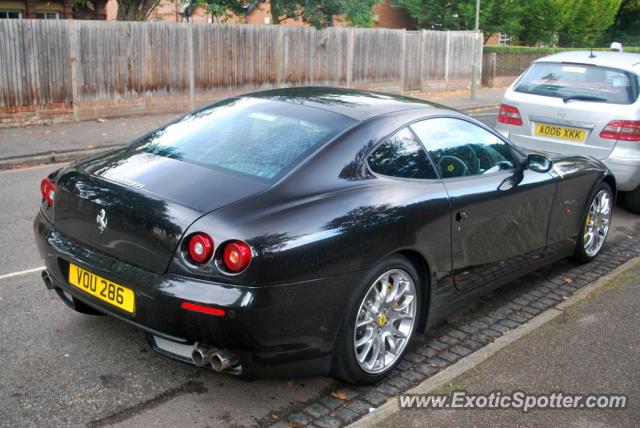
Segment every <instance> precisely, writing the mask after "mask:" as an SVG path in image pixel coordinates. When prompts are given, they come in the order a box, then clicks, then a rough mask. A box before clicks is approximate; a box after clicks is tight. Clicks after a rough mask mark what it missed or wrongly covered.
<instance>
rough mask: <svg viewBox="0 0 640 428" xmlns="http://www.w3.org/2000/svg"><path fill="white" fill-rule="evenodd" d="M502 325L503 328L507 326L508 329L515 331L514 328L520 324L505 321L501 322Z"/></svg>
mask: <svg viewBox="0 0 640 428" xmlns="http://www.w3.org/2000/svg"><path fill="white" fill-rule="evenodd" d="M500 325H503V326H505V327H507V328H510V329H514V328H516V327H518V326H519V325H520V324H518V323H517V322H515V321H511V320H510V319H505V320H502V321H500Z"/></svg>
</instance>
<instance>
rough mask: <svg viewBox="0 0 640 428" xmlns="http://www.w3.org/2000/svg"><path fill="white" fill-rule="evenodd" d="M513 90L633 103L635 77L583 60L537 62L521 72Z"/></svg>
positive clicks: (636, 96)
mask: <svg viewBox="0 0 640 428" xmlns="http://www.w3.org/2000/svg"><path fill="white" fill-rule="evenodd" d="M515 91H516V92H522V93H526V94H535V95H544V96H547V97H556V98H562V99H564V100H565V102H566V101H569V100H581V101H592V102H601V103H609V104H633V103H634V102H635V101H636V100H637V99H638V77H637V76H636V75H634V74H633V73H630V72H627V71H623V70H617V69H614V68H607V67H596V66H592V65H583V64H566V63H564V64H563V63H553V62H537V63H535V64H533V66H531V68H529V70H528V71H527V72H526V73H525V74H524V76H522V78H521V79H520V81H519V82H518V84H517V85H516V88H515Z"/></svg>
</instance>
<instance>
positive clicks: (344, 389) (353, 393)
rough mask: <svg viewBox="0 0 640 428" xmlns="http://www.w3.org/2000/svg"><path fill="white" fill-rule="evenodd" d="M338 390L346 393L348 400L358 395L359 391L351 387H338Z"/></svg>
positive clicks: (340, 392) (339, 392) (343, 393)
mask: <svg viewBox="0 0 640 428" xmlns="http://www.w3.org/2000/svg"><path fill="white" fill-rule="evenodd" d="M336 392H337V393H338V394H340V395H344V396H345V397H346V399H347V400H353V399H354V398H356V397H357V396H358V393H357V392H356V391H354V390H353V389H351V388H347V387H342V388H338V389H336Z"/></svg>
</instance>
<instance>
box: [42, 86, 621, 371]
mask: <svg viewBox="0 0 640 428" xmlns="http://www.w3.org/2000/svg"><path fill="white" fill-rule="evenodd" d="M41 191H42V205H41V209H40V212H39V213H38V215H37V216H36V219H35V223H34V227H35V236H36V241H37V244H38V249H39V252H40V254H41V256H42V258H43V259H44V261H45V264H46V270H45V271H44V272H43V279H44V282H45V285H46V286H47V287H48V288H49V289H52V290H55V291H56V292H57V293H58V295H59V296H60V298H61V299H62V301H63V302H64V303H66V304H67V305H68V306H70V307H72V308H74V309H75V310H77V311H79V312H83V313H90V314H108V315H111V316H113V317H116V318H118V319H120V320H123V321H125V322H128V323H130V324H132V325H134V326H136V327H138V328H140V329H141V330H143V331H144V332H145V335H146V337H147V339H148V341H149V343H150V345H151V347H152V348H153V349H155V350H156V351H158V352H160V353H162V354H164V355H166V356H168V357H171V358H174V359H177V360H181V361H184V362H188V363H192V364H195V365H197V366H203V367H204V366H206V367H210V368H213V369H215V370H217V371H225V372H230V373H235V374H243V375H247V376H253V377H255V376H263V375H266V376H285V375H286V376H292V375H303V374H326V373H331V374H333V375H334V376H336V377H338V378H341V379H344V380H347V381H350V382H354V383H371V382H375V381H378V380H379V379H381V378H382V377H384V376H385V375H386V374H387V373H389V371H391V370H392V369H393V368H394V366H395V365H396V364H397V363H398V362H399V360H400V359H401V358H402V355H403V354H404V353H405V352H406V350H407V347H408V346H409V344H410V343H411V339H412V337H413V336H414V335H416V334H417V333H420V332H422V331H424V330H425V328H428V327H429V326H430V325H433V323H435V322H436V321H437V320H438V319H439V318H441V317H442V316H443V315H444V314H446V313H447V311H449V310H450V309H452V308H455V307H457V306H459V305H460V304H461V302H462V301H463V300H465V299H466V298H469V297H472V296H477V295H478V294H480V293H483V292H485V291H487V290H489V289H491V288H493V287H497V286H500V285H502V284H505V283H507V282H509V281H511V280H513V279H514V278H516V277H518V276H521V275H523V274H526V273H528V272H530V271H533V270H535V269H538V268H539V267H541V266H543V265H545V264H547V263H550V262H552V261H554V260H558V259H560V258H564V257H568V256H573V257H574V258H575V259H577V260H579V261H583V262H587V261H589V260H591V259H592V258H594V257H595V256H596V255H597V254H598V253H599V252H600V250H601V249H602V246H603V244H604V241H605V239H606V236H607V231H608V229H609V223H610V221H611V215H612V209H613V201H614V198H615V191H616V184H615V180H614V177H613V176H612V174H611V173H610V172H609V171H608V170H607V168H606V167H605V166H604V165H603V164H602V163H600V162H599V161H597V160H594V159H590V158H585V157H580V156H574V157H563V158H555V159H550V158H548V157H545V156H544V155H542V154H534V153H532V154H526V153H524V152H522V151H520V150H519V149H518V148H516V147H514V146H513V145H512V144H511V143H510V142H509V141H507V140H506V139H505V138H503V137H502V136H501V135H500V134H498V133H496V132H495V131H493V130H492V129H490V128H488V127H486V126H484V125H483V124H481V123H480V122H478V121H477V120H474V119H472V118H470V117H469V116H467V115H465V114H463V113H460V112H458V111H456V110H452V109H449V108H446V107H444V106H441V105H437V104H432V103H428V102H425V101H422V100H418V99H412V98H406V97H400V96H393V95H385V94H379V93H371V92H363V91H355V90H347V89H332V88H289V89H281V90H273V91H266V92H258V93H253V94H248V95H243V96H238V97H233V98H229V99H225V100H223V101H220V102H217V103H215V104H212V105H210V106H208V107H205V108H203V109H201V110H198V111H196V112H193V113H190V114H188V115H186V116H184V117H182V118H180V119H178V120H176V121H175V122H173V123H170V124H168V125H166V126H163V127H162V128H160V129H157V130H155V131H153V132H151V133H149V134H147V135H145V136H143V137H141V138H139V139H137V140H135V141H133V142H132V143H130V144H128V145H126V146H124V147H122V148H118V149H116V150H113V151H110V152H107V153H104V154H101V155H98V156H95V157H93V158H90V159H86V160H83V161H80V162H76V163H74V164H72V165H70V166H67V167H65V168H62V169H61V170H59V171H56V172H54V173H52V174H50V175H49V176H48V177H47V178H45V179H44V180H43V181H42V183H41Z"/></svg>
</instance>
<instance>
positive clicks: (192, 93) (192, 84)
mask: <svg viewBox="0 0 640 428" xmlns="http://www.w3.org/2000/svg"><path fill="white" fill-rule="evenodd" d="M186 26H187V62H188V73H189V109H190V110H195V109H196V76H195V70H194V64H193V54H194V52H193V25H191V24H189V23H187V24H186Z"/></svg>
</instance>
